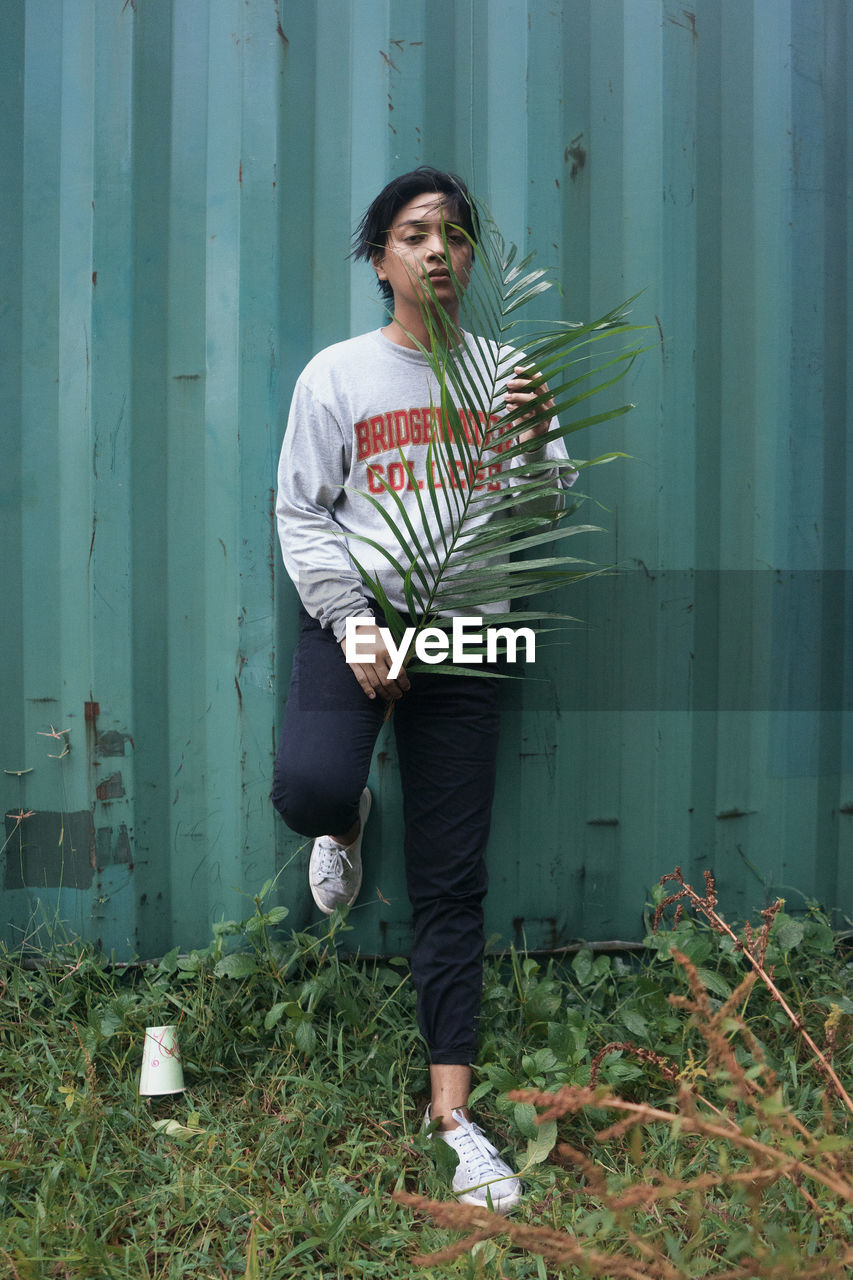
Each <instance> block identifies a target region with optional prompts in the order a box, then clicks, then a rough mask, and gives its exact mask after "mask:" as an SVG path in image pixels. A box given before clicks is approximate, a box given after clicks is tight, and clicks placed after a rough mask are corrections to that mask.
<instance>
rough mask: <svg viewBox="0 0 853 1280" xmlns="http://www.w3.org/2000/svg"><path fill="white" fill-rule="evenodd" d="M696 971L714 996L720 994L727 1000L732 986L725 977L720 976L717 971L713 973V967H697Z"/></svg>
mask: <svg viewBox="0 0 853 1280" xmlns="http://www.w3.org/2000/svg"><path fill="white" fill-rule="evenodd" d="M696 972H697V974H698V975H699V978H700V980H701V981H702V983H703V984H704V985H705V986H706V987H707V988H708V990H709V991H712V992H713V993H714V995H715V996H722V998H723V999H724V1000H728V998H729V996H730V995H731V994H732V988H731V987H730V986H729V984H728V983H727V982H726V980H725V978H723V977H721V976H720V974H719V973H715V972H714V971H713V969H702V968H697V970H696Z"/></svg>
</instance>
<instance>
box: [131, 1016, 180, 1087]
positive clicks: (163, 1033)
mask: <svg viewBox="0 0 853 1280" xmlns="http://www.w3.org/2000/svg"><path fill="white" fill-rule="evenodd" d="M183 1088H184V1069H183V1067H182V1066H181V1051H180V1049H179V1047H178V1028H177V1027H146V1029H145V1043H144V1045H143V1046H142V1072H141V1074H140V1077H139V1092H140V1093H141V1094H142V1095H143V1096H146V1097H148V1096H151V1095H154V1094H158V1093H181V1092H182V1090H183Z"/></svg>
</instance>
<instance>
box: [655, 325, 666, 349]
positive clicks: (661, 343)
mask: <svg viewBox="0 0 853 1280" xmlns="http://www.w3.org/2000/svg"><path fill="white" fill-rule="evenodd" d="M655 322H656V324H657V327H658V333H659V334H660V350H661V355H662V356H663V358H664V360H665V359H666V344H665V342H664V340H663V325H662V324H661V322H660V317H659V316H657V315H656V316H655Z"/></svg>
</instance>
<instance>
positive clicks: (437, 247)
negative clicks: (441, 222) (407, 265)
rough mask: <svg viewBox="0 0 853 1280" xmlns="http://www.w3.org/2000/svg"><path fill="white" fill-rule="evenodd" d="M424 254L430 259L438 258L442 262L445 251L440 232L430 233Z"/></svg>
mask: <svg viewBox="0 0 853 1280" xmlns="http://www.w3.org/2000/svg"><path fill="white" fill-rule="evenodd" d="M426 252H427V256H428V257H429V258H430V259H433V258H440V259H441V261H442V262H443V261H444V259H445V257H446V252H447V251H446V247H445V243H444V236H443V235H442V234H441V232H440V231H432V232H430V234H429V236H428V237H427V241H426Z"/></svg>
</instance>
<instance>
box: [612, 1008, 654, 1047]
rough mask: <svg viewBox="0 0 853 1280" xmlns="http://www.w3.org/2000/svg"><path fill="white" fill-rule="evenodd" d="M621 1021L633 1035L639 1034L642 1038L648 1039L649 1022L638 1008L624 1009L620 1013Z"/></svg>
mask: <svg viewBox="0 0 853 1280" xmlns="http://www.w3.org/2000/svg"><path fill="white" fill-rule="evenodd" d="M619 1021H620V1022H621V1023H622V1025H623V1027H625V1028H627V1030H628V1031H630V1033H631V1035H632V1036H637V1037H638V1039H640V1040H648V1038H649V1024H648V1023H647V1022H646V1020H645V1018H644V1017H643V1015H642V1014H641V1013H638V1012H637V1010H636V1009H623V1010H622V1012H621V1013H620V1015H619Z"/></svg>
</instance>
